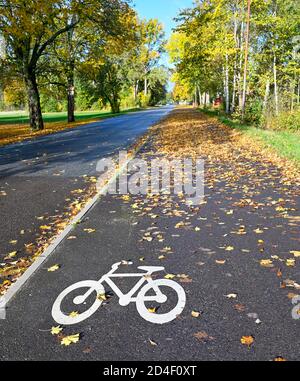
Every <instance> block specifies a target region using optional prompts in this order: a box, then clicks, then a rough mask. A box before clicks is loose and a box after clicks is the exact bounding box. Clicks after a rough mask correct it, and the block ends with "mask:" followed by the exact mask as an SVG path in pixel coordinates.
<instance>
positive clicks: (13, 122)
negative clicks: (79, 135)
mask: <svg viewBox="0 0 300 381" xmlns="http://www.w3.org/2000/svg"><path fill="white" fill-rule="evenodd" d="M139 110H141V109H139V108H132V109H126V110H122V111H121V112H120V113H119V114H113V113H111V112H109V111H87V112H78V113H76V122H74V123H68V122H67V114H66V113H65V112H59V113H58V112H57V113H45V114H43V119H44V122H45V128H44V130H42V131H36V132H32V131H31V130H30V128H29V118H28V115H27V114H26V113H24V112H0V146H1V145H2V146H3V145H6V144H11V143H16V142H19V141H22V140H25V139H30V138H34V137H37V136H42V135H48V134H53V133H55V132H58V131H62V130H65V129H68V128H74V127H78V126H81V125H83V124H86V123H91V122H94V121H98V120H101V119H106V118H112V117H115V116H119V115H122V114H127V113H129V112H134V111H139Z"/></svg>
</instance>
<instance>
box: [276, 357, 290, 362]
mask: <svg viewBox="0 0 300 381" xmlns="http://www.w3.org/2000/svg"><path fill="white" fill-rule="evenodd" d="M274 361H276V362H283V361H287V360H286V359H285V358H284V357H281V356H278V357H275V359H274Z"/></svg>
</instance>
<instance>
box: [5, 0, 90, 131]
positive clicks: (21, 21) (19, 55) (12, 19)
mask: <svg viewBox="0 0 300 381" xmlns="http://www.w3.org/2000/svg"><path fill="white" fill-rule="evenodd" d="M82 7H83V4H82V3H81V2H80V1H78V2H76V1H72V2H71V3H70V2H69V1H67V0H66V1H63V0H60V1H54V0H48V1H43V0H27V1H26V2H24V1H22V0H14V1H13V2H12V1H10V0H1V1H0V9H1V12H0V31H1V32H2V34H3V36H4V38H5V41H6V45H7V46H6V52H7V55H8V57H9V59H10V62H11V64H12V65H14V66H15V67H16V70H18V71H19V73H20V74H21V75H22V77H23V79H24V82H25V85H26V90H27V96H28V107H29V116H30V126H31V128H32V129H33V130H38V129H43V118H42V113H41V105H40V95H39V90H38V84H37V70H38V64H39V60H40V58H41V56H42V55H43V54H44V53H45V51H46V49H47V48H48V47H49V45H51V44H52V43H53V42H54V41H55V40H56V39H57V38H58V37H59V36H60V35H61V34H63V33H66V32H68V31H69V30H71V29H72V28H74V27H75V25H76V24H77V23H78V20H76V21H74V20H73V19H69V14H70V11H71V13H76V12H78V11H80V10H82Z"/></svg>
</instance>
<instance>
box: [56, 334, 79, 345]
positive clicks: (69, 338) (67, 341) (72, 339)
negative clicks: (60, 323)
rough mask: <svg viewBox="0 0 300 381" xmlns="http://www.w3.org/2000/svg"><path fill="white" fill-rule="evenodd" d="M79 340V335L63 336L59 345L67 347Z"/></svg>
mask: <svg viewBox="0 0 300 381" xmlns="http://www.w3.org/2000/svg"><path fill="white" fill-rule="evenodd" d="M79 339H80V335H79V333H77V334H76V335H70V336H65V337H64V338H63V339H62V340H61V342H60V343H61V345H65V346H66V347H68V346H69V345H70V344H75V343H77V342H78V341H79Z"/></svg>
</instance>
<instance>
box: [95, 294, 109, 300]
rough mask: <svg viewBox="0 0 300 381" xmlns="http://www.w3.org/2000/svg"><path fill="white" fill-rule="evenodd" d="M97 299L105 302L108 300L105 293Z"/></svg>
mask: <svg viewBox="0 0 300 381" xmlns="http://www.w3.org/2000/svg"><path fill="white" fill-rule="evenodd" d="M97 298H98V299H99V300H103V301H105V300H107V297H106V295H105V293H104V294H99V295H98V296H97Z"/></svg>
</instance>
